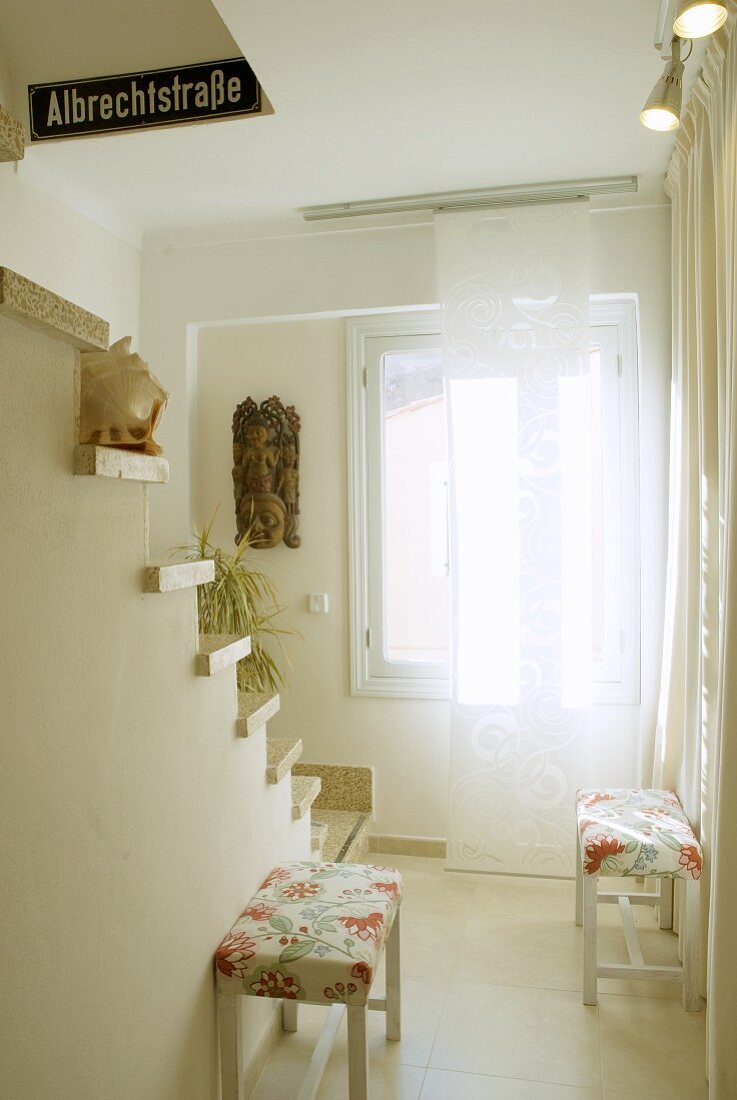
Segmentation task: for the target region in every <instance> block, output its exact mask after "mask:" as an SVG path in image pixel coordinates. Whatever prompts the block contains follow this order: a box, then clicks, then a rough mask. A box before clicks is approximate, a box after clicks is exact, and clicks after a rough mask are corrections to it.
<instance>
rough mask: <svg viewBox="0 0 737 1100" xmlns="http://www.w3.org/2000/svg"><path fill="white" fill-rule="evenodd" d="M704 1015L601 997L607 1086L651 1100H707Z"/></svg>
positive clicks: (672, 1005)
mask: <svg viewBox="0 0 737 1100" xmlns="http://www.w3.org/2000/svg"><path fill="white" fill-rule="evenodd" d="M705 1020H706V1013H705V1012H684V1011H683V1008H682V1007H681V1005H680V1003H678V1002H674V1001H667V1000H657V999H655V998H649V997H648V998H646V997H612V996H607V995H603V996H600V997H599V1032H600V1039H601V1061H602V1072H603V1077H604V1087H605V1089H608V1090H614V1091H616V1090H619V1091H621V1092H625V1093H627V1092H630V1093H633V1094H634V1095H636V1096H640V1097H643V1098H647V1100H706V1098H707V1097H708V1087H707V1084H706V1080H705V1076H704V1073H705V1070H704V1067H705Z"/></svg>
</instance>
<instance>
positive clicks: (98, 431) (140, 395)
mask: <svg viewBox="0 0 737 1100" xmlns="http://www.w3.org/2000/svg"><path fill="white" fill-rule="evenodd" d="M81 363H82V386H81V388H82V393H81V400H80V423H79V441H80V443H94V444H96V445H98V446H104V447H121V448H124V449H125V450H133V451H141V452H142V453H143V454H147V455H160V454H161V447H160V446H159V444H158V443H156V442H155V440H154V438H153V434H154V430H155V428H156V426H157V424H158V423H159V420H160V419H161V414H162V413H163V411H164V409H165V408H166V404H167V402H168V400H169V394H168V393H167V392H166V390H165V389H164V387H163V386H162V385H161V383H160V382H158V381H157V380H156V379H155V378H154V376H153V374H152V373H151V371H150V370H149V366H148V363H146V362H144V360H143V359H141V357H140V355H137V354H136V353H131V337H130V336H125V337H124V338H123V339H122V340H118V341H117V342H116V343H115V344H112V345H111V346H110V348H109V349H108V350H107V351H86V352H82V355H81Z"/></svg>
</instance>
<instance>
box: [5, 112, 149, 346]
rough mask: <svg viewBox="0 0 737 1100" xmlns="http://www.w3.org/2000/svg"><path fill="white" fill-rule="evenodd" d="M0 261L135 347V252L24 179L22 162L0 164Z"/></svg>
mask: <svg viewBox="0 0 737 1100" xmlns="http://www.w3.org/2000/svg"><path fill="white" fill-rule="evenodd" d="M0 102H1V100H0ZM33 152H34V151H33V149H29V150H26V157H32V156H33ZM0 266H2V267H9V268H11V269H12V270H13V271H17V272H18V274H19V275H25V277H26V278H27V279H32V280H33V281H34V282H36V283H40V284H41V286H44V287H46V288H47V289H48V290H53V291H54V292H55V293H57V294H61V296H62V297H63V298H68V299H69V301H71V302H75V303H76V304H77V305H80V306H83V307H84V308H85V309H88V310H90V311H91V312H92V313H96V314H97V315H98V316H99V317H104V318H105V320H106V321H109V322H110V339H111V341H112V340H117V339H118V338H119V337H121V336H133V339H134V344H133V346H134V347H135V348H136V349H138V347H139V345H138V332H139V323H138V322H139V296H140V268H141V254H140V252H139V251H138V249H137V248H134V247H133V246H132V245H130V244H128V243H127V242H126V241H123V240H121V239H120V238H119V237H116V236H114V235H113V234H112V233H109V232H108V231H107V230H106V229H103V228H102V227H101V226H99V225H96V224H95V222H92V221H90V220H89V219H88V218H85V217H83V216H82V215H81V214H78V213H77V212H76V211H75V210H72V209H70V207H68V206H66V205H65V204H64V203H62V202H59V200H58V199H54V198H52V197H51V196H50V195H47V194H46V192H44V191H41V190H39V188H37V187H34V186H33V184H31V183H28V182H27V181H26V180H25V179H24V162H23V161H21V162H19V163H18V164H17V165H16V164H0ZM141 351H142V354H143V356H144V358H146V351H145V349H141Z"/></svg>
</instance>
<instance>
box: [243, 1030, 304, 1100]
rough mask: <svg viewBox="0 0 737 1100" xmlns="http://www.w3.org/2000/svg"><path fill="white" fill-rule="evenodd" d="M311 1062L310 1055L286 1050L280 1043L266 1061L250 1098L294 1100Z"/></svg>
mask: <svg viewBox="0 0 737 1100" xmlns="http://www.w3.org/2000/svg"><path fill="white" fill-rule="evenodd" d="M309 1064H310V1058H309V1056H308V1055H305V1054H301V1053H297V1052H296V1051H288V1050H284V1049H283V1047H282V1045H281V1043H280V1044H279V1045H278V1046H277V1048H276V1050H275V1051H274V1053H273V1054H272V1055H271V1057H270V1058H269V1060H268V1062H267V1063H266V1066H265V1067H264V1070H263V1073H262V1074H261V1076H260V1077H259V1079H258V1083H257V1085H256V1087H255V1089H254V1090H253V1092H252V1093H251V1096H250V1097H249V1100H294V1098H295V1096H296V1095H297V1093H298V1091H299V1086H300V1083H301V1081H302V1078H303V1077H304V1075H305V1073H306V1072H307V1067H308V1066H309Z"/></svg>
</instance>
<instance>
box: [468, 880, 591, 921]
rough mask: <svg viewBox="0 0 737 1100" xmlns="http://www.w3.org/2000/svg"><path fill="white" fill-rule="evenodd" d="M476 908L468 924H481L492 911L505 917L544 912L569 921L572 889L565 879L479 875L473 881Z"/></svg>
mask: <svg viewBox="0 0 737 1100" xmlns="http://www.w3.org/2000/svg"><path fill="white" fill-rule="evenodd" d="M476 903H477V905H476V909H475V911H474V913H473V914H472V916H471V919H470V922H469V925H470V927H471V928H473V927H474V923H475V922H477V923H479V924H483V923H484V921H485V919H486V918H487V917H488V916H489V915H493V914H494V913H495V912H498V913H501V914H504V915H505V916H507V917H509V916H519V917H525V916H526V915H527V914H530V913H536V912H537V913H547V914H550V915H551V916H554V917H556V918H558V919H560V920H570V921H571V922H573V920H574V915H575V888H574V883H573V881H572V880H568V879H531V878H518V877H511V876H510V877H503V876H497V875H479V876H478V882H477V884H476Z"/></svg>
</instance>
